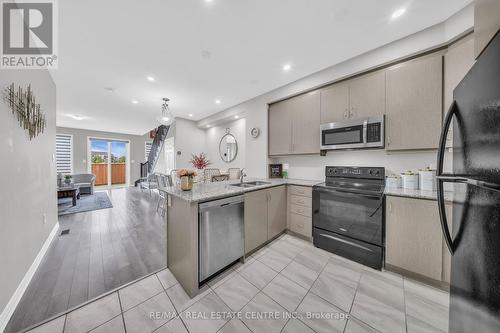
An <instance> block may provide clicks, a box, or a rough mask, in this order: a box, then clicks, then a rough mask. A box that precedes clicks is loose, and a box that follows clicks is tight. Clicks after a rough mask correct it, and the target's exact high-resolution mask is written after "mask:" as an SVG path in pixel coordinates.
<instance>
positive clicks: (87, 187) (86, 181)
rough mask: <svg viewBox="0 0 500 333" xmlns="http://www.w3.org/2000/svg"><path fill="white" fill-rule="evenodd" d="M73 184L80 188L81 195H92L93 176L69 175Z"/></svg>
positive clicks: (82, 174)
mask: <svg viewBox="0 0 500 333" xmlns="http://www.w3.org/2000/svg"><path fill="white" fill-rule="evenodd" d="M71 177H73V183H74V184H75V186H78V187H79V188H80V193H81V194H94V185H95V176H94V175H93V174H90V173H81V174H76V175H71Z"/></svg>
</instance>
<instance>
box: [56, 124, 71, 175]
mask: <svg viewBox="0 0 500 333" xmlns="http://www.w3.org/2000/svg"><path fill="white" fill-rule="evenodd" d="M56 170H57V173H62V174H71V173H73V136H72V135H67V134H56Z"/></svg>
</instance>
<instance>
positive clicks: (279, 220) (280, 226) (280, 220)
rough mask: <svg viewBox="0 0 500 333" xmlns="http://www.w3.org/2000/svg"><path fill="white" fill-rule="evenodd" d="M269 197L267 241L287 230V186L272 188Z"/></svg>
mask: <svg viewBox="0 0 500 333" xmlns="http://www.w3.org/2000/svg"><path fill="white" fill-rule="evenodd" d="M267 195H268V202H267V239H271V238H273V237H275V236H277V235H279V234H280V233H281V232H283V231H284V230H285V229H286V186H278V187H271V188H270V189H268V190H267Z"/></svg>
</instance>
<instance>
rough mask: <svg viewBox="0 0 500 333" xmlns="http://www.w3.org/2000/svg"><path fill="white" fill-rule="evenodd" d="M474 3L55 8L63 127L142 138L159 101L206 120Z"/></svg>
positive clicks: (111, 2) (193, 0) (185, 0)
mask: <svg viewBox="0 0 500 333" xmlns="http://www.w3.org/2000/svg"><path fill="white" fill-rule="evenodd" d="M471 1H472V0H413V1H412V0H383V1H382V0H377V1H376V0H313V1H311V0H286V1H285V0H212V1H211V2H207V1H206V0H148V1H137V0H106V1H103V0H99V1H97V0H85V1H78V0H64V1H59V2H58V3H59V68H58V69H57V70H55V71H54V78H55V81H56V84H57V101H58V117H57V124H58V126H68V127H77V128H87V129H95V130H103V131H111V132H122V133H130V134H143V133H145V132H146V131H148V130H149V129H151V128H153V127H155V125H157V123H156V122H157V118H158V116H159V114H160V106H161V99H162V97H169V98H170V99H171V100H172V101H171V103H170V106H171V110H172V111H173V113H174V115H176V116H180V117H185V118H188V114H190V113H191V114H193V117H192V119H193V120H199V119H202V118H204V117H206V116H209V115H211V114H214V113H216V112H218V111H221V110H224V109H226V108H228V107H230V106H233V105H236V104H238V103H241V102H243V101H245V100H248V99H250V98H252V97H255V96H257V95H260V94H262V93H265V92H268V91H270V90H272V89H275V88H278V87H280V86H283V85H285V84H287V83H290V82H292V81H295V80H297V79H299V78H301V77H304V76H307V75H309V74H312V73H314V72H316V71H318V70H321V69H324V68H326V67H329V66H332V65H334V64H337V63H339V62H341V61H344V60H346V59H348V58H351V57H354V56H356V55H359V54H361V53H364V52H367V51H369V50H372V49H374V48H377V47H379V46H381V45H384V44H387V43H390V42H392V41H394V40H397V39H400V38H402V37H404V36H407V35H410V34H412V33H415V32H417V31H420V30H422V29H425V28H426V27H429V26H432V25H434V24H437V23H439V22H442V21H444V20H445V19H447V18H448V17H449V16H451V15H452V14H454V13H455V12H457V11H459V10H460V9H462V8H463V7H465V6H466V5H467V4H469V3H470V2H471ZM403 7H404V8H407V12H406V14H404V15H403V16H402V17H400V18H398V19H397V20H391V15H392V13H393V12H394V11H395V10H397V9H399V8H403ZM207 52H209V54H210V56H208V57H207V55H206V53H207ZM285 63H290V64H291V65H292V69H291V70H290V71H289V72H284V71H283V70H282V67H283V65H284V64H285ZM148 75H151V76H153V77H155V79H156V81H155V82H149V81H148V80H147V79H146V77H147V76H148ZM106 87H111V88H115V89H116V91H115V92H109V91H107V90H105V88H106ZM216 99H220V100H221V103H220V104H218V105H217V104H215V100H216ZM132 100H137V101H138V102H139V103H138V104H132ZM70 115H78V116H84V117H86V118H85V119H83V120H75V119H73V118H71V117H70Z"/></svg>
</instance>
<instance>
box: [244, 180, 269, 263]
mask: <svg viewBox="0 0 500 333" xmlns="http://www.w3.org/2000/svg"><path fill="white" fill-rule="evenodd" d="M267 198H268V196H267V190H262V191H255V192H248V193H245V253H248V252H250V251H252V250H254V249H256V248H257V247H259V246H260V245H262V244H264V243H265V242H266V241H267Z"/></svg>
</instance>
